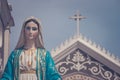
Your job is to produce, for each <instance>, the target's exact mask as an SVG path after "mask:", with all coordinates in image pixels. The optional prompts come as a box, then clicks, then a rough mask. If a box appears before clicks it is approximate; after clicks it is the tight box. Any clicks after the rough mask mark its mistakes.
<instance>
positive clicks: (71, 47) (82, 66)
mask: <svg viewBox="0 0 120 80" xmlns="http://www.w3.org/2000/svg"><path fill="white" fill-rule="evenodd" d="M66 44H67V45H66ZM55 53H56V54H55ZM52 56H53V58H54V60H55V63H56V66H57V69H58V71H59V72H60V74H61V75H62V77H64V79H63V80H70V79H67V77H65V76H68V75H70V74H73V73H76V72H77V74H79V76H81V75H83V76H89V77H90V78H94V79H95V80H119V79H120V63H119V61H118V60H116V59H115V58H114V57H111V55H109V54H108V52H107V51H106V50H104V49H102V48H101V47H99V46H97V45H96V44H95V43H92V42H91V41H89V40H87V39H86V38H84V39H81V37H77V38H72V39H70V40H69V41H66V42H65V43H63V44H62V45H61V46H60V47H59V49H58V48H57V49H56V51H54V52H53V53H52ZM69 77H70V76H68V78H69ZM81 80H82V79H81ZM86 80H87V79H86ZM88 80H90V79H88ZM91 80H92V79H91Z"/></svg>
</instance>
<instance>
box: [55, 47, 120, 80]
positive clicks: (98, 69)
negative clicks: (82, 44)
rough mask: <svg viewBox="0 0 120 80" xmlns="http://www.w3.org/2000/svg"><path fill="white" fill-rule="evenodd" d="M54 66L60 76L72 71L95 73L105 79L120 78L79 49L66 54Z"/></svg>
mask: <svg viewBox="0 0 120 80" xmlns="http://www.w3.org/2000/svg"><path fill="white" fill-rule="evenodd" d="M56 67H57V69H58V71H59V73H60V74H61V75H62V76H64V75H67V74H70V73H73V72H84V73H86V72H87V74H91V75H95V76H96V77H100V78H103V79H105V80H120V75H119V76H118V75H117V74H116V73H113V71H112V70H111V69H109V68H108V67H106V66H104V65H103V64H101V63H100V62H98V61H96V60H94V59H92V57H90V56H88V55H87V54H85V53H84V52H82V51H80V50H79V49H77V50H76V51H75V52H74V53H71V54H69V55H67V56H66V57H65V58H64V60H63V61H60V62H58V63H57V64H56Z"/></svg>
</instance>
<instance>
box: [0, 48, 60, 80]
mask: <svg viewBox="0 0 120 80" xmlns="http://www.w3.org/2000/svg"><path fill="white" fill-rule="evenodd" d="M22 50H23V48H20V49H17V50H14V51H12V53H11V54H10V56H9V58H8V61H7V64H6V67H5V69H4V72H3V74H2V77H1V79H0V80H19V75H20V69H19V56H20V54H21V52H22ZM36 56H37V60H36V75H37V80H62V78H61V76H60V75H59V73H58V71H57V69H56V67H55V64H54V61H53V59H52V57H51V55H50V52H49V51H46V50H45V49H41V48H38V49H37V53H36Z"/></svg>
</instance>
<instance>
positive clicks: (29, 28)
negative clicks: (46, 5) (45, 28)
mask: <svg viewBox="0 0 120 80" xmlns="http://www.w3.org/2000/svg"><path fill="white" fill-rule="evenodd" d="M37 36H38V26H37V24H36V23H34V22H33V21H31V22H28V23H27V24H26V26H25V39H26V40H35V38H36V37H37Z"/></svg>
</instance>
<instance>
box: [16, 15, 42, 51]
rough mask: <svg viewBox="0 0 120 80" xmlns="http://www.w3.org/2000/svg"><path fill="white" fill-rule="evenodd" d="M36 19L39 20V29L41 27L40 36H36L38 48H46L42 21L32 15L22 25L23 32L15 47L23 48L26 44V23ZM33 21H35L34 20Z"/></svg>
mask: <svg viewBox="0 0 120 80" xmlns="http://www.w3.org/2000/svg"><path fill="white" fill-rule="evenodd" d="M33 20H34V21H36V22H37V25H38V29H39V34H38V37H37V38H36V41H35V43H36V47H37V48H44V43H43V37H42V32H41V23H40V20H39V19H37V18H35V17H33V16H32V17H30V18H27V19H26V20H25V21H24V23H23V26H22V30H21V34H20V37H19V40H18V43H17V45H16V47H15V49H18V48H21V47H23V46H24V44H25V33H24V29H25V26H26V23H28V22H29V21H33ZM34 21H33V22H34Z"/></svg>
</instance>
